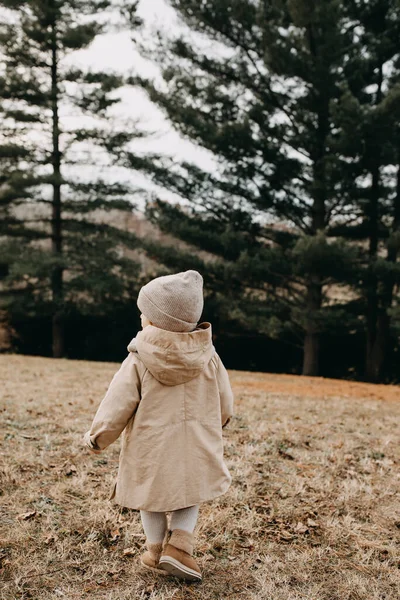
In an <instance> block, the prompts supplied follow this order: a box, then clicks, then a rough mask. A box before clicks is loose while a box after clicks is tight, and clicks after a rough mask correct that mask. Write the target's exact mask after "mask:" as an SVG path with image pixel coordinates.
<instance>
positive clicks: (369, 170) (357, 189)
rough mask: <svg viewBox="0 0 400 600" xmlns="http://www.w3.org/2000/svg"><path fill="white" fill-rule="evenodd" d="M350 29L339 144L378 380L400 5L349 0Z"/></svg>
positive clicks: (395, 218)
mask: <svg viewBox="0 0 400 600" xmlns="http://www.w3.org/2000/svg"><path fill="white" fill-rule="evenodd" d="M346 6H347V10H348V15H349V19H350V20H351V22H352V23H353V27H354V28H355V29H356V31H357V37H356V39H355V42H354V44H353V46H352V48H351V52H350V53H349V55H350V56H349V61H348V64H347V66H346V70H347V73H348V77H347V84H348V85H347V88H346V93H345V94H344V95H343V98H342V101H341V102H340V103H339V113H340V114H339V119H338V122H339V123H340V130H341V132H342V133H341V137H342V142H341V144H342V145H341V151H342V152H344V153H345V154H347V155H348V156H349V157H351V159H352V161H353V180H354V182H355V186H354V197H355V198H358V205H359V207H360V209H361V214H360V218H359V221H358V225H357V227H355V228H353V231H352V232H350V234H353V235H355V236H356V237H357V239H358V240H364V241H365V243H366V244H365V245H366V247H367V252H366V255H365V257H364V272H363V273H362V277H361V281H362V284H361V288H360V292H361V295H362V297H363V299H364V311H363V312H364V314H365V323H366V359H365V376H366V378H367V379H368V380H370V381H378V380H381V379H382V377H383V376H384V372H385V369H386V370H387V365H386V362H387V359H388V356H389V350H390V337H391V336H390V312H391V307H392V303H393V293H394V286H395V283H396V281H398V280H399V274H400V271H399V267H398V265H397V264H396V263H397V256H398V251H399V226H400V221H399V219H400V198H399V182H398V177H399V175H398V173H397V177H396V175H395V169H397V171H398V169H399V118H400V87H399V83H400V77H399V71H398V69H396V61H397V63H398V62H399V60H400V58H399V57H400V48H399V43H398V40H399V39H400V5H399V3H398V2H397V1H396V0H374V2H366V1H364V0H363V1H360V2H351V3H349V4H348V5H346Z"/></svg>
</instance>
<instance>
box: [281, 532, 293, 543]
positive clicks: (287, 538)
mask: <svg viewBox="0 0 400 600" xmlns="http://www.w3.org/2000/svg"><path fill="white" fill-rule="evenodd" d="M280 538H281V540H283V541H284V542H289V541H290V540H292V539H293V536H292V534H291V533H289V532H288V531H281V533H280Z"/></svg>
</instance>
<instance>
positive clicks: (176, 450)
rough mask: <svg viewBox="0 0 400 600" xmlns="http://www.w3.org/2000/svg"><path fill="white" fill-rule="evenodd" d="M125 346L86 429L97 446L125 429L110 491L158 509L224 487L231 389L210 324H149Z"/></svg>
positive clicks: (129, 502)
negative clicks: (181, 329) (179, 328)
mask: <svg viewBox="0 0 400 600" xmlns="http://www.w3.org/2000/svg"><path fill="white" fill-rule="evenodd" d="M128 350H129V355H128V357H127V358H126V359H125V360H124V362H123V363H122V365H121V368H120V369H119V371H118V372H117V373H116V374H115V375H114V378H113V380H112V381H111V384H110V387H109V388H108V391H107V393H106V396H105V397H104V399H103V401H102V402H101V404H100V406H99V408H98V410H97V413H96V415H95V417H94V420H93V423H92V427H91V429H90V431H88V432H87V434H86V435H85V440H86V443H87V445H88V446H89V447H90V448H91V449H93V450H95V451H96V450H102V449H104V448H106V447H107V446H108V445H109V444H111V443H112V442H114V441H115V440H116V439H117V438H118V436H119V435H120V434H121V433H122V432H123V439H122V447H121V454H120V462H119V470H118V477H117V482H116V484H115V488H114V491H113V494H112V496H111V497H114V496H115V500H116V502H118V503H119V504H121V505H122V506H126V507H129V508H136V509H143V510H149V511H160V512H161V511H171V510H177V509H179V508H184V507H187V506H192V505H193V504H198V503H200V502H205V501H206V500H211V499H212V498H215V497H216V496H219V495H220V494H223V493H224V492H225V491H226V490H227V489H228V487H229V485H230V482H231V477H230V475H229V472H228V469H227V467H226V465H225V463H224V459H223V442H222V427H223V426H224V425H225V424H226V423H227V422H228V420H229V419H230V417H231V416H232V412H233V395H232V390H231V386H230V383H229V378H228V374H227V372H226V370H225V367H224V366H223V364H222V362H221V359H220V358H219V356H218V355H217V353H216V352H215V349H214V347H213V345H212V341H211V325H210V323H202V324H201V325H199V326H198V328H197V329H196V330H195V331H193V332H190V333H175V332H170V331H165V330H163V329H158V328H157V327H153V326H151V325H149V326H148V327H145V328H144V329H143V331H141V332H140V333H138V335H137V337H136V338H135V339H133V340H132V342H131V343H130V344H129V346H128Z"/></svg>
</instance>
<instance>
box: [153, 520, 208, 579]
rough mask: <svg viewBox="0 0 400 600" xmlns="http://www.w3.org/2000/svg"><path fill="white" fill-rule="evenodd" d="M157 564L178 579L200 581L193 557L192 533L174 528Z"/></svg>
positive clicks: (198, 570) (199, 573)
mask: <svg viewBox="0 0 400 600" xmlns="http://www.w3.org/2000/svg"><path fill="white" fill-rule="evenodd" d="M158 565H159V568H160V569H164V570H165V571H166V572H167V573H169V574H170V575H174V577H179V579H184V580H185V581H201V571H200V569H199V566H198V564H197V563H196V561H195V560H194V558H193V533H189V532H188V531H183V529H174V531H173V532H172V534H171V537H170V539H169V542H168V544H167V545H166V547H165V549H164V550H163V552H162V554H161V558H160V560H159V563H158Z"/></svg>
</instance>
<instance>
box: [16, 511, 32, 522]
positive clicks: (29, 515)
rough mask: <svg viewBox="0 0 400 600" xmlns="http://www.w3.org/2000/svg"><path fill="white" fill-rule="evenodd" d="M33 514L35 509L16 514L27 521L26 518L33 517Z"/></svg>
mask: <svg viewBox="0 0 400 600" xmlns="http://www.w3.org/2000/svg"><path fill="white" fill-rule="evenodd" d="M35 516H36V510H30V511H29V512H26V513H22V514H20V515H18V519H22V521H27V520H28V519H33V517H35Z"/></svg>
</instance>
